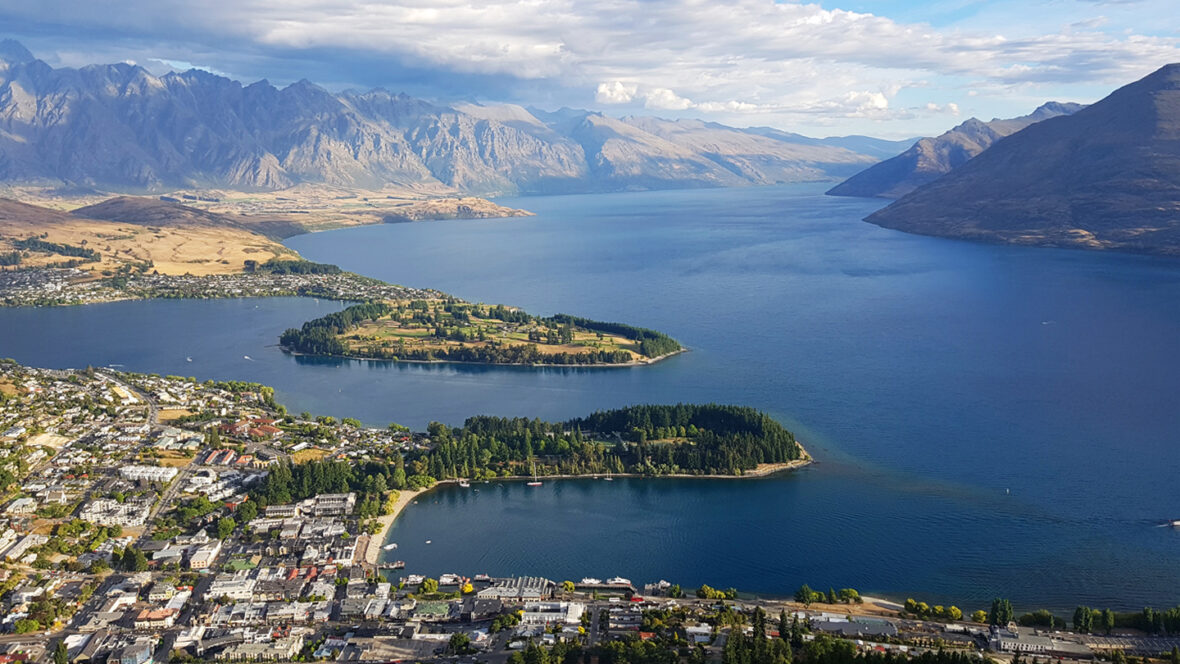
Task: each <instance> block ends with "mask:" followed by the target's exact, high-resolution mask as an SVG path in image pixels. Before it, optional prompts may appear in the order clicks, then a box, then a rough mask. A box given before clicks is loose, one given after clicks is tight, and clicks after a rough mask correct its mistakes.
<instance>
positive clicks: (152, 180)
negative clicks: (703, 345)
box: [0, 40, 908, 195]
mask: <svg viewBox="0 0 1180 664" xmlns="http://www.w3.org/2000/svg"><path fill="white" fill-rule="evenodd" d="M907 144H908V143H904V142H894V141H880V140H877V139H871V138H868V137H861V136H853V137H845V138H830V139H813V138H808V137H805V136H800V135H798V134H792V133H789V132H782V131H778V130H774V129H769V128H754V129H735V128H732V127H726V126H724V125H720V124H715V123H710V122H702V121H699V120H677V121H672V120H663V119H659V118H651V117H626V118H612V117H609V116H606V115H603V114H600V113H594V112H588V111H575V110H570V109H562V110H560V111H556V112H552V113H546V112H543V111H538V110H529V109H525V108H523V107H520V106H513V105H498V106H483V105H478V104H458V105H453V106H445V105H436V104H433V103H430V102H426V101H423V100H420V99H415V98H411V97H408V96H406V95H403V94H393V93H390V92H388V91H385V90H381V89H375V90H369V91H365V92H355V91H346V92H341V93H333V92H329V91H328V90H326V89H324V88H322V87H319V86H317V85H315V84H313V83H311V82H309V81H306V80H303V81H299V82H297V83H294V84H291V85H289V86H286V87H283V88H278V87H275V86H274V85H271V84H270V83H269V82H267V81H265V80H263V81H258V82H256V83H252V84H249V85H243V84H242V83H239V82H237V81H234V80H231V79H229V78H226V77H222V76H217V75H214V74H211V73H208V72H205V71H201V70H196V69H192V70H189V71H185V72H170V73H167V74H165V75H162V76H156V75H153V74H152V73H151V72H149V71H148V70H147V69H145V68H143V67H139V66H136V65H133V64H125V63H123V64H112V65H90V66H86V67H81V68H77V69H74V68H54V67H51V66H50V65H48V64H46V63H45V62H43V61H41V60H38V59H36V58H35V57H34V56H33V54H32V53H30V52H29V51H28V50H27V49H25V48H24V47H23V46H21V45H20V44H19V43H17V42H14V41H11V40H6V41H4V42H0V180H3V181H6V182H9V183H46V184H49V185H53V186H62V185H64V186H68V187H74V188H94V189H104V190H111V191H124V192H137V193H148V192H160V191H170V190H175V189H180V188H211V187H224V188H233V189H239V190H275V189H284V188H287V187H291V186H294V185H297V184H301V183H322V184H330V185H336V186H344V187H355V188H359V189H369V190H379V189H381V188H383V187H387V186H394V187H403V188H413V189H420V190H424V191H452V192H454V191H462V192H469V193H475V194H481V195H497V194H514V193H566V192H598V191H619V190H628V189H654V188H680V187H713V186H738V185H752V184H773V183H779V182H800V181H817V180H831V179H837V178H841V177H847V176H848V175H851V174H853V173H855V172H857V171H859V170H862V169H863V168H865V167H866V166H868V165H870V164H872V163H875V162H876V161H878V160H879V159H880V158H882V157H884V156H889V155H892V154H896V153H897V152H898V151H900V150H902V149H904V148H905V147H906V145H907Z"/></svg>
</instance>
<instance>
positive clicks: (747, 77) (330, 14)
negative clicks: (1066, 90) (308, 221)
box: [0, 0, 1180, 121]
mask: <svg viewBox="0 0 1180 664" xmlns="http://www.w3.org/2000/svg"><path fill="white" fill-rule="evenodd" d="M1045 1H1046V2H1056V1H1057V0H1045ZM3 4H7V5H9V6H8V7H3V8H0V22H7V20H12V19H18V18H19V19H24V20H26V21H44V20H45V17H46V16H54V17H58V18H57V19H56V20H58V21H60V22H61V23H62V24H65V25H68V26H72V28H73V29H74V30H75V31H77V30H79V29H81V30H85V31H89V32H90V33H93V32H101V31H102V30H106V31H107V32H109V33H111V34H119V35H126V34H133V33H137V32H138V33H140V34H143V35H152V36H153V37H154V38H155V39H156V41H157V43H160V44H166V43H168V38H169V37H171V38H172V39H174V40H175V41H177V42H181V41H183V42H184V43H186V44H189V45H190V46H191V49H192V50H201V49H205V51H206V53H208V52H214V51H217V50H218V49H222V48H223V47H224V48H226V49H228V48H234V47H236V48H237V49H238V50H239V51H240V52H241V56H240V57H241V58H242V59H243V60H245V61H249V62H251V63H252V66H256V65H255V64H254V63H256V62H257V61H258V59H259V58H261V57H262V56H260V55H259V53H264V54H267V56H266V57H271V58H282V57H285V56H288V55H289V54H291V53H320V52H323V53H331V54H332V55H331V57H333V58H336V59H337V60H340V61H343V60H346V59H347V58H348V57H349V54H356V55H358V56H363V59H364V61H365V62H367V63H369V66H371V67H375V66H377V63H379V62H382V59H384V63H385V66H387V67H388V68H390V69H394V68H397V67H398V66H400V65H402V64H406V65H409V66H413V67H416V68H418V69H420V70H424V71H437V72H439V76H440V77H445V76H447V75H454V76H472V75H475V76H488V77H492V78H493V79H494V77H502V78H507V79H511V80H514V81H528V82H534V83H533V84H531V89H534V90H550V91H552V92H551V94H552V95H553V96H554V97H558V96H561V95H566V96H569V95H571V94H573V93H571V92H569V91H571V90H572V91H577V94H578V95H580V97H579V98H580V99H584V100H587V101H586V102H583V103H588V100H589V99H590V98H593V99H594V100H596V102H597V103H598V104H602V105H622V104H642V105H643V106H645V107H647V108H650V109H658V110H665V111H670V112H678V111H689V110H691V111H694V112H698V113H705V114H715V115H717V116H718V117H721V118H726V117H734V116H743V115H749V114H775V115H776V117H777V118H779V119H780V121H790V119H791V118H792V117H795V118H813V117H815V114H816V113H817V112H820V111H823V112H829V113H834V114H836V115H838V116H845V117H859V118H873V119H880V120H887V119H891V118H897V117H903V116H906V114H909V113H914V112H921V113H923V114H925V113H928V112H932V111H927V110H926V109H922V108H921V107H920V106H919V107H917V110H916V111H915V110H914V109H907V108H897V106H898V102H897V101H896V99H897V98H898V96H899V95H900V94H901V93H902V91H906V90H912V89H914V88H917V87H919V86H926V87H928V88H930V89H937V90H938V92H939V93H940V95H939V96H940V97H941V98H946V97H951V98H953V96H952V95H951V93H950V91H954V92H953V94H954V95H963V99H966V96H967V95H969V94H971V93H970V92H968V91H967V90H974V89H978V90H984V91H986V95H987V96H988V98H989V99H991V98H995V97H996V96H998V95H1003V94H1007V93H1011V91H1013V90H1016V89H1021V90H1024V91H1025V92H1026V94H1025V95H1024V98H1029V97H1038V98H1041V99H1044V98H1048V97H1050V96H1058V95H1056V94H1054V93H1052V92H1047V93H1043V94H1041V93H1036V94H1033V93H1028V92H1027V88H1028V87H1029V86H1041V87H1043V88H1045V89H1051V88H1052V87H1053V86H1057V87H1060V86H1062V85H1071V84H1074V85H1076V84H1080V83H1082V82H1085V83H1088V84H1101V85H1105V86H1107V87H1108V88H1109V87H1114V84H1118V83H1125V82H1128V81H1131V80H1134V79H1135V78H1138V77H1141V76H1143V75H1145V74H1146V73H1148V72H1150V71H1152V70H1153V69H1155V68H1158V67H1159V66H1161V65H1163V64H1165V63H1167V62H1174V61H1180V39H1178V38H1177V37H1175V36H1170V37H1164V36H1158V34H1162V32H1159V31H1160V30H1161V29H1160V28H1159V27H1157V26H1155V25H1152V24H1151V21H1145V22H1144V23H1145V24H1144V25H1143V26H1142V30H1140V32H1147V33H1148V34H1135V33H1131V34H1126V35H1123V34H1117V33H1115V31H1114V30H1107V31H1104V30H1103V28H1104V25H1103V21H1102V20H1101V17H1100V16H1089V15H1082V14H1084V12H1083V11H1082V10H1081V9H1077V10H1076V11H1075V12H1074V13H1075V14H1078V15H1077V16H1073V15H1071V16H1070V17H1069V18H1070V20H1072V21H1073V22H1072V23H1071V24H1069V25H1065V26H1061V25H1059V24H1060V20H1061V15H1060V12H1059V11H1057V12H1056V13H1055V15H1054V16H1051V17H1050V18H1048V19H1045V20H1044V21H1043V23H1045V26H1043V27H1041V28H1039V29H1038V28H1035V27H1024V26H1025V25H1028V24H1029V23H1030V22H1026V21H1024V20H1022V21H1019V22H1013V24H1012V26H1011V27H1004V28H1003V30H1002V31H1001V33H999V34H997V32H996V30H995V29H994V27H991V28H988V29H986V30H984V29H982V28H981V29H980V30H977V31H971V30H970V29H967V28H962V27H951V28H936V27H932V26H931V25H928V24H923V23H904V22H900V21H895V20H892V19H890V18H887V17H883V16H876V15H873V14H866V13H858V12H853V11H846V10H841V9H827V8H825V7H822V6H820V5H818V4H808V3H804V2H791V1H786V0H784V1H780V2H776V1H775V0H732V1H730V2H723V3H722V2H710V1H708V0H478V1H477V0H235V2H233V3H192V2H188V1H187V0H186V1H182V0H150V1H149V0H113V1H112V2H109V3H78V2H77V1H76V0H40V1H39V2H36V3H3ZM825 4H830V3H825ZM1102 4H1123V3H1122V2H1118V1H1117V0H1095V2H1093V3H1078V5H1077V7H1079V8H1080V7H1085V6H1087V5H1089V6H1090V7H1091V8H1092V12H1091V13H1092V14H1098V12H1099V11H1101V10H1103V8H1102V7H1101V5H1102ZM1107 9H1108V8H1107ZM1022 18H1023V17H1022ZM960 25H969V24H960ZM1048 26H1052V27H1048ZM64 32H65V31H63V34H64ZM150 56H152V57H156V58H160V59H176V60H181V59H189V60H190V61H194V62H198V61H199V62H204V61H209V62H211V63H212V64H214V65H218V66H221V67H223V68H231V67H232V69H231V70H233V71H239V70H240V69H239V65H238V64H237V63H226V62H224V61H213V60H206V57H207V55H205V54H201V53H197V54H193V53H191V52H187V53H186V52H177V53H175V54H170V53H168V52H158V53H152V54H150ZM198 57H200V58H201V59H196V58H198ZM308 57H312V56H308ZM340 77H341V79H346V77H347V73H341V74H340ZM464 80H466V79H464ZM489 87H490V86H489ZM517 101H525V102H532V101H534V100H517ZM906 103H913V104H921V103H922V102H919V101H916V100H912V101H909V102H906ZM949 109H950V105H949V104H945V105H944V106H943V107H942V110H941V111H940V112H951V113H953V112H954V111H951V110H949ZM1027 110H1028V109H1022V111H1024V112H1027Z"/></svg>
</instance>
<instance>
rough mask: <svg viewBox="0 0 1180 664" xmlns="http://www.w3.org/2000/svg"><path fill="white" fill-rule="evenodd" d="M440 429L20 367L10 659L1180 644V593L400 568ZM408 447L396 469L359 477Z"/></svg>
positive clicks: (1039, 653) (697, 653) (265, 391)
mask: <svg viewBox="0 0 1180 664" xmlns="http://www.w3.org/2000/svg"><path fill="white" fill-rule="evenodd" d="M435 444H436V442H435V441H433V440H432V433H431V432H427V433H414V432H410V431H408V430H407V429H406V428H404V427H401V426H398V425H396V424H391V425H389V426H388V427H384V428H374V427H367V426H363V425H362V424H361V423H360V422H357V421H356V420H349V419H341V420H336V419H335V418H332V417H326V416H321V417H313V416H312V415H311V414H309V413H301V414H298V415H295V414H290V413H287V412H286V410H285V409H284V408H283V407H282V406H281V405H280V404H277V403H276V402H275V401H274V397H273V392H272V391H271V390H270V389H269V388H267V387H265V386H262V385H258V384H253V383H243V382H232V381H231V382H218V381H207V382H199V381H196V380H194V379H190V378H183V377H178V376H154V375H142V374H131V373H123V372H116V371H112V370H108V369H86V370H78V371H54V370H42V369H33V368H28V367H24V366H21V365H19V364H17V363H15V362H12V361H2V362H0V485H2V487H3V489H4V502H3V503H2V507H0V509H2V514H0V520H3V522H4V529H3V534H2V535H0V605H2V607H3V617H2V619H0V629H2V631H3V632H5V634H4V635H2V636H0V661H3V662H13V661H24V662H48V661H51V660H52V661H53V662H55V664H61V663H63V662H94V663H101V662H110V663H112V664H149V663H153V662H191V661H208V660H217V661H261V660H266V661H342V662H390V661H429V660H433V659H439V658H451V659H455V658H459V659H462V661H465V662H473V661H479V662H491V663H496V664H501V663H506V662H512V663H513V664H523V663H524V662H535V661H543V660H544V658H547V657H554V658H556V657H564V658H567V659H566V661H573V660H569V659H568V658H569V657H574V656H576V655H577V654H579V653H580V654H582V655H585V656H587V657H589V658H590V659H588V660H586V661H600V662H620V663H622V662H630V663H632V664H640V663H641V662H644V663H646V662H656V661H659V662H678V661H689V662H705V661H717V662H721V663H722V664H737V663H739V662H742V661H746V662H755V663H757V662H761V661H768V660H767V659H766V658H769V654H768V653H779V654H780V655H781V658H782V661H789V659H790V658H791V657H794V656H801V657H803V658H804V659H805V660H806V661H815V662H835V661H851V660H847V659H845V660H836V659H831V657H832V656H833V655H832V653H844V654H845V655H847V656H848V657H852V656H854V655H855V654H856V653H861V654H864V655H868V654H873V653H889V654H892V655H894V656H898V657H910V656H918V655H920V654H922V653H948V652H949V653H956V654H960V655H963V656H969V657H971V658H979V657H984V656H987V657H992V658H995V659H997V660H1005V661H1006V660H1010V659H1012V658H1013V657H1014V656H1016V657H1019V656H1024V657H1033V658H1034V661H1035V659H1036V658H1044V659H1045V660H1046V661H1047V659H1048V658H1050V657H1052V658H1064V659H1077V660H1084V659H1092V658H1095V657H1103V658H1111V659H1114V660H1115V661H1119V660H1125V656H1126V655H1128V654H1135V655H1139V656H1144V657H1145V661H1146V657H1148V656H1150V657H1159V656H1169V657H1171V658H1172V661H1175V660H1176V659H1178V658H1180V650H1176V648H1177V647H1178V646H1180V638H1173V637H1168V636H1166V634H1167V633H1168V632H1173V633H1174V631H1175V629H1174V627H1175V626H1174V624H1173V623H1174V622H1175V619H1176V617H1177V616H1176V615H1174V612H1175V610H1172V611H1168V612H1166V613H1153V614H1152V615H1150V616H1146V617H1144V616H1139V615H1138V614H1136V615H1133V616H1131V617H1130V618H1128V617H1127V616H1126V615H1124V614H1119V617H1117V621H1116V615H1115V614H1113V613H1109V614H1108V612H1096V611H1095V612H1091V610H1089V609H1086V610H1084V611H1083V610H1082V609H1083V607H1079V611H1078V612H1075V616H1074V631H1065V625H1064V623H1063V622H1062V621H1060V620H1059V619H1056V618H1055V617H1054V616H1052V615H1051V614H1049V613H1047V612H1045V613H1044V614H1043V615H1042V614H1041V613H1040V612H1037V613H1030V614H1026V615H1022V616H1016V615H1015V614H1014V613H1013V612H1012V608H1011V605H1010V604H1008V603H1007V602H1006V601H999V600H997V602H995V603H993V606H992V610H991V611H986V612H985V611H982V610H980V611H976V612H974V613H972V614H971V615H965V614H964V612H963V611H961V610H960V609H958V608H956V607H943V606H934V607H931V606H929V605H927V604H926V603H923V602H916V601H914V600H908V601H906V602H904V603H894V602H891V601H888V600H884V599H875V598H866V597H862V596H861V595H860V594H859V593H858V592H857V591H856V590H853V589H850V588H844V589H841V590H839V591H837V590H834V589H833V590H829V591H827V592H826V593H825V592H822V591H813V590H811V589H810V588H807V587H806V586H803V587H801V588H800V589H799V590H798V591H795V592H794V595H790V592H791V591H790V590H789V589H784V593H783V596H782V597H780V598H759V597H754V596H750V595H747V594H743V593H739V592H737V591H736V590H733V589H729V590H720V589H713V588H710V587H708V586H701V587H699V588H695V589H686V588H681V587H680V586H678V585H675V584H672V583H668V582H667V581H653V582H649V583H645V584H636V583H633V582H632V581H631V580H629V579H625V578H617V577H616V578H611V579H607V580H605V581H603V580H599V579H593V578H582V579H580V580H579V581H576V582H575V581H572V580H562V581H558V580H549V579H544V578H539V577H510V578H500V577H493V576H489V575H487V574H485V573H482V572H474V571H456V573H451V574H443V575H440V576H438V577H436V578H427V577H425V576H423V575H421V574H413V573H407V572H406V570H404V569H403V568H404V563H401V562H400V561H388V560H384V561H383V556H382V554H383V552H388V551H396V549H395V548H394V547H396V545H395V544H392V543H388V544H387V543H386V542H385V537H384V536H385V532H386V530H387V529H388V528H389V526H390V524H391V522H392V519H393V517H394V516H395V515H396V513H397V511H398V510H399V509H400V508H401V507H404V506H405V505H406V503H407V502H408V499H409V498H411V497H413V496H415V495H417V494H418V493H419V492H421V491H423V490H428V489H429V487H430V486H431V485H433V484H434V480H433V478H429V477H425V478H424V475H423V473H422V471H425V470H427V468H428V467H427V465H426V464H425V463H422V462H418V461H415V462H414V463H409V464H406V465H407V466H409V473H410V475H409V476H407V475H406V470H405V469H403V468H402V467H400V466H398V465H397V464H398V463H401V459H402V458H403V456H404V457H406V458H411V457H412V456H413V455H415V454H420V453H422V452H424V451H428V450H430V449H431V448H432V446H433V445H435ZM390 459H396V460H397V461H396V462H394V465H393V468H394V469H393V471H392V472H391V473H390V474H389V475H388V476H387V475H386V474H384V473H383V472H378V473H375V474H370V473H368V472H366V473H360V474H359V475H363V478H358V477H357V476H345V475H342V474H341V472H342V471H341V470H340V469H348V468H351V467H361V466H363V465H364V464H370V463H374V462H375V460H381V462H382V463H387V462H388V460H390ZM366 467H367V466H366ZM305 468H306V469H310V470H308V471H306V472H304V471H302V470H301V469H305ZM304 483H305V484H307V486H300V485H301V484H304ZM326 489H330V490H326ZM477 545H478V544H477V543H473V546H477ZM1145 611H1150V610H1145ZM1096 617H1097V623H1095V622H1094V619H1095V618H1096ZM1103 623H1106V624H1105V626H1104V624H1103ZM1157 624H1158V625H1160V626H1161V628H1160V629H1158V630H1152V629H1151V628H1152V627H1153V626H1155V625H1157ZM1144 625H1145V626H1146V628H1143V626H1144ZM546 649H548V654H546ZM743 649H749V652H746V650H743ZM750 652H753V653H760V654H758V655H757V657H756V658H754V659H750V658H749V655H750ZM743 653H745V655H744V656H743ZM1167 653H1172V654H1171V655H1166V654H1167ZM940 656H941V655H940ZM743 657H744V658H743ZM577 661H582V660H577ZM931 661H935V660H931ZM937 661H944V660H937ZM945 661H951V660H945ZM956 661H958V660H956ZM963 661H966V660H963Z"/></svg>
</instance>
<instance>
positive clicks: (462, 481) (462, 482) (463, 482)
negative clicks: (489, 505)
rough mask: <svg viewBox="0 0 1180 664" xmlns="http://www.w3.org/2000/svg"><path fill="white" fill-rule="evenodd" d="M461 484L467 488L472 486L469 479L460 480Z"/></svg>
mask: <svg viewBox="0 0 1180 664" xmlns="http://www.w3.org/2000/svg"><path fill="white" fill-rule="evenodd" d="M459 486H461V487H463V488H464V489H466V488H468V487H470V486H471V482H468V481H467V480H459Z"/></svg>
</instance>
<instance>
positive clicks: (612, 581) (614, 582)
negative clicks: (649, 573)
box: [606, 576, 631, 586]
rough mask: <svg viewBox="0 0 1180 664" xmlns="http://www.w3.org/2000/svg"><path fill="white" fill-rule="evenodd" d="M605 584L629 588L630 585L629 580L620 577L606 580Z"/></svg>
mask: <svg viewBox="0 0 1180 664" xmlns="http://www.w3.org/2000/svg"><path fill="white" fill-rule="evenodd" d="M606 582H607V584H609V585H612V586H629V585H631V579H624V578H623V577H621V576H616V577H614V578H612V579H607V580H606Z"/></svg>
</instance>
